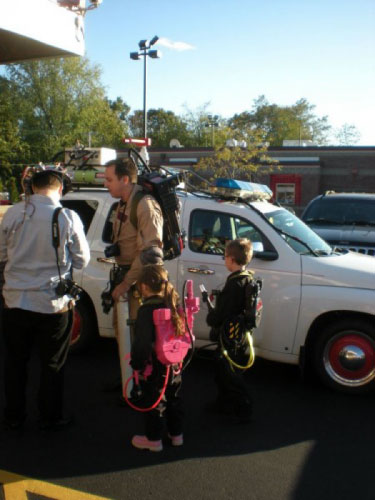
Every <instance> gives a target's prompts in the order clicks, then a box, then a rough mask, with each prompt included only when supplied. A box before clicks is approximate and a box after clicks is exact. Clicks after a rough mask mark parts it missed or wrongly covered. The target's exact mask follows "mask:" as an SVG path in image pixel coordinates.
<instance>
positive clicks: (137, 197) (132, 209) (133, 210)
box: [130, 191, 147, 229]
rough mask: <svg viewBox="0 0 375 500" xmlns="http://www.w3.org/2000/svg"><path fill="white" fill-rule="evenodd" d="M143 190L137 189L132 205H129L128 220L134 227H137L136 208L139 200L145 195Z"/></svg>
mask: <svg viewBox="0 0 375 500" xmlns="http://www.w3.org/2000/svg"><path fill="white" fill-rule="evenodd" d="M146 194H147V193H145V192H144V191H137V192H136V193H135V195H134V196H133V199H132V205H131V207H130V222H131V223H132V224H133V226H134V227H135V229H138V217H137V209H138V205H139V202H140V201H141V199H142V198H143V197H144V196H145V195H146Z"/></svg>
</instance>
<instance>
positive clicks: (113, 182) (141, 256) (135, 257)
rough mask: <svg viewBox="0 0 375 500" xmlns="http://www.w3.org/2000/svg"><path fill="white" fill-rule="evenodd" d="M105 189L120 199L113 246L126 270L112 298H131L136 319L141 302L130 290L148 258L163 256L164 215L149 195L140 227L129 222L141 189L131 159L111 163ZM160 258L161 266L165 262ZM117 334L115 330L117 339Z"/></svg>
mask: <svg viewBox="0 0 375 500" xmlns="http://www.w3.org/2000/svg"><path fill="white" fill-rule="evenodd" d="M105 187H106V188H108V191H109V192H110V194H111V195H112V196H113V197H114V198H119V199H120V203H119V206H118V208H117V211H116V215H115V221H114V224H113V243H117V244H118V247H119V255H118V256H116V257H115V259H116V263H117V264H118V265H119V266H120V267H121V268H122V269H123V271H124V278H123V280H122V282H121V283H120V284H119V285H117V286H116V288H115V289H114V290H113V293H112V297H113V299H114V300H115V302H119V301H120V300H121V299H125V300H126V299H127V298H128V300H129V316H130V318H131V319H135V318H136V315H137V311H138V306H139V302H138V299H137V298H135V297H134V294H133V293H132V290H131V287H132V285H133V284H134V283H135V282H136V281H137V278H138V276H139V273H140V270H141V268H142V266H143V265H144V264H143V263H144V262H145V261H147V258H148V256H149V255H150V254H151V256H152V257H151V258H154V256H155V255H156V256H157V255H158V254H159V255H162V251H161V248H162V246H163V243H162V241H163V216H162V212H161V209H160V206H159V204H158V203H157V201H156V200H155V199H154V198H153V197H152V196H151V195H149V194H146V195H144V196H143V197H142V198H141V199H140V201H139V202H138V206H137V228H135V227H134V225H133V224H132V222H131V221H130V213H131V207H132V200H133V198H134V195H135V193H137V192H138V191H141V190H142V187H141V186H139V185H138V184H137V167H136V165H135V164H134V162H133V161H132V160H131V159H130V158H120V159H117V160H113V161H111V162H108V164H107V165H106V172H105ZM159 259H160V261H161V263H162V259H161V258H160V257H159ZM152 262H153V261H152ZM150 263H151V261H150ZM115 317H116V314H115ZM116 330H117V329H116ZM118 335H119V332H118V331H116V336H117V340H119V338H118Z"/></svg>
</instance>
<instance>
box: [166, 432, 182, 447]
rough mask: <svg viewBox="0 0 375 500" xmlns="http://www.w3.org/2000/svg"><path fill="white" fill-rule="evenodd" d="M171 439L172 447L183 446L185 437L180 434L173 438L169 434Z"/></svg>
mask: <svg viewBox="0 0 375 500" xmlns="http://www.w3.org/2000/svg"><path fill="white" fill-rule="evenodd" d="M168 437H169V439H170V440H171V442H172V446H182V445H183V444H184V435H183V434H179V435H178V436H171V435H170V434H168Z"/></svg>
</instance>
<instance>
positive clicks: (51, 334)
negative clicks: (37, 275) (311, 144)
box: [3, 308, 72, 422]
mask: <svg viewBox="0 0 375 500" xmlns="http://www.w3.org/2000/svg"><path fill="white" fill-rule="evenodd" d="M71 325H72V312H71V311H68V312H64V313H57V314H43V313H37V312H33V311H26V310H24V309H17V308H14V309H7V308H4V310H3V335H4V340H5V376H4V383H5V399H6V407H5V418H6V419H8V420H13V421H23V420H24V419H25V417H26V408H25V404H26V397H25V396H26V382H27V363H28V361H29V359H30V355H31V351H32V347H33V345H34V344H36V346H37V348H38V351H39V358H40V365H41V374H40V387H39V393H38V408H39V413H40V417H41V419H42V420H46V421H50V422H53V421H56V420H58V419H60V418H61V417H62V413H63V391H64V364H65V361H66V357H67V354H68V349H69V341H70V330H71Z"/></svg>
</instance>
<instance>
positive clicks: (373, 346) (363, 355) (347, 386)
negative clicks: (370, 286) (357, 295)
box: [313, 319, 375, 394]
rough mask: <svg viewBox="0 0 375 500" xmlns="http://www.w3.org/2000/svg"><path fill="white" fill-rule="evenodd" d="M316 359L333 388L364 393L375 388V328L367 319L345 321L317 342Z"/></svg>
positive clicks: (322, 376)
mask: <svg viewBox="0 0 375 500" xmlns="http://www.w3.org/2000/svg"><path fill="white" fill-rule="evenodd" d="M313 360H314V366H315V370H316V372H317V374H318V376H319V377H320V379H321V380H322V382H323V383H324V384H325V385H327V386H328V387H331V388H332V389H335V390H338V391H341V392H346V393H352V394H355V393H358V394H362V393H365V392H369V391H371V390H373V389H374V387H375V328H374V326H372V325H371V324H370V323H369V322H367V321H365V320H359V319H358V320H356V319H352V320H350V319H349V320H341V321H338V322H337V323H334V324H331V325H329V326H328V327H327V328H326V329H325V330H323V331H322V333H321V335H320V336H319V338H318V339H317V341H316V343H315V346H314V352H313Z"/></svg>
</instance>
